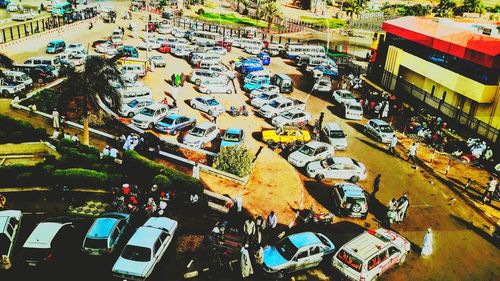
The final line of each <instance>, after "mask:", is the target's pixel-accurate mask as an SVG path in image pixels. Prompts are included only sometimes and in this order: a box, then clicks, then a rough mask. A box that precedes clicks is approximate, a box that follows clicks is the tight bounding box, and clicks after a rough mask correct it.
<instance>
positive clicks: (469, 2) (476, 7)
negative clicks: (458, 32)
mask: <svg viewBox="0 0 500 281" xmlns="http://www.w3.org/2000/svg"><path fill="white" fill-rule="evenodd" d="M483 9H484V4H483V1H482V0H464V3H463V5H462V10H463V11H464V12H467V13H482V12H483Z"/></svg>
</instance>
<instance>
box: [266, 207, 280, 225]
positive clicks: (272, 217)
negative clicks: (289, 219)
mask: <svg viewBox="0 0 500 281" xmlns="http://www.w3.org/2000/svg"><path fill="white" fill-rule="evenodd" d="M277 224H278V217H277V216H276V214H275V213H274V211H271V213H270V214H269V216H267V222H266V227H268V228H271V229H275V228H276V225H277Z"/></svg>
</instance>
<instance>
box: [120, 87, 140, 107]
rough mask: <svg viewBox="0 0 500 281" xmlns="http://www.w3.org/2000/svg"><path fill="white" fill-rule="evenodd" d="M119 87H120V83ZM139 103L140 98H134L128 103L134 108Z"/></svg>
mask: <svg viewBox="0 0 500 281" xmlns="http://www.w3.org/2000/svg"><path fill="white" fill-rule="evenodd" d="M118 87H119V85H118ZM138 104H139V101H138V100H133V101H131V102H129V103H128V104H127V105H128V106H130V107H132V108H134V107H136V106H137V105H138Z"/></svg>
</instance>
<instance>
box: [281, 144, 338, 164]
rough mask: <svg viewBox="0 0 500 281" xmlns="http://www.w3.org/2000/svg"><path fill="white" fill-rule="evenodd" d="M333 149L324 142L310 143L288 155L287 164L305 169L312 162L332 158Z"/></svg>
mask: <svg viewBox="0 0 500 281" xmlns="http://www.w3.org/2000/svg"><path fill="white" fill-rule="evenodd" d="M334 153H335V149H334V148H333V147H332V146H331V145H329V144H326V143H324V142H319V141H310V142H308V143H306V144H304V145H302V146H301V147H300V148H299V149H297V150H296V151H294V152H292V153H290V155H288V162H290V164H292V165H294V166H295V167H299V168H302V167H305V166H306V165H307V164H309V163H310V162H313V161H318V160H323V159H326V158H328V157H331V156H333V154H334Z"/></svg>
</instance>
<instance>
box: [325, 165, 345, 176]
mask: <svg viewBox="0 0 500 281" xmlns="http://www.w3.org/2000/svg"><path fill="white" fill-rule="evenodd" d="M342 166H343V165H342V163H333V164H332V165H331V166H330V167H328V175H329V177H330V178H334V179H338V178H343V177H342Z"/></svg>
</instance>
